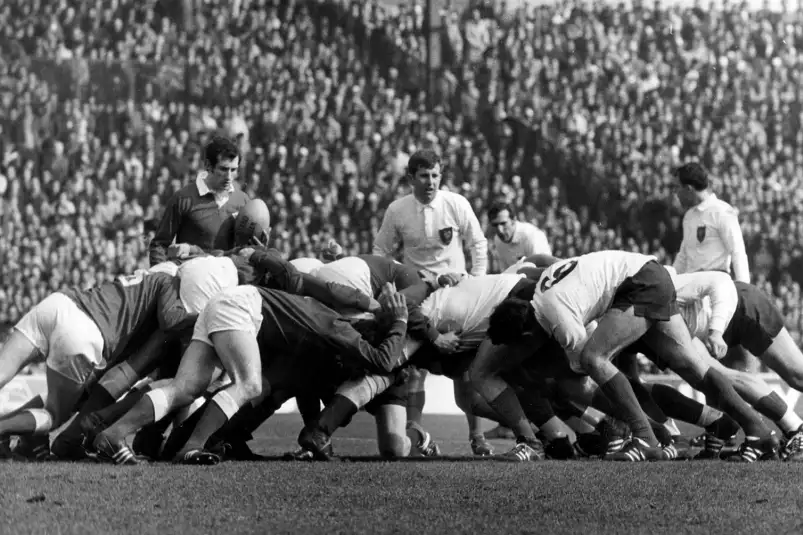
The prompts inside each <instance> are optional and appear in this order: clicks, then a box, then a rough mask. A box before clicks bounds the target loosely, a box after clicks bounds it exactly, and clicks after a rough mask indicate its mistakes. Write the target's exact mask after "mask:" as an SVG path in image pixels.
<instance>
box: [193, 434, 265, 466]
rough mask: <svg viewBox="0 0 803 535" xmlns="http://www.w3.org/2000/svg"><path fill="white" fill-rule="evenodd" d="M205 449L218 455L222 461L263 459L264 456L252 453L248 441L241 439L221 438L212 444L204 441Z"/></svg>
mask: <svg viewBox="0 0 803 535" xmlns="http://www.w3.org/2000/svg"><path fill="white" fill-rule="evenodd" d="M206 445H207V447H206V449H207V450H209V451H211V452H213V453H216V454H218V455H220V458H221V459H222V460H224V461H264V460H265V457H264V456H263V455H259V454H257V453H254V452H253V451H252V450H251V448H250V447H249V446H248V443H247V442H246V441H245V440H242V439H236V440H221V441H219V442H216V443H215V444H214V445H211V444H210V441H207V443H206Z"/></svg>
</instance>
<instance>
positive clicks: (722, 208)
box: [704, 197, 739, 217]
mask: <svg viewBox="0 0 803 535" xmlns="http://www.w3.org/2000/svg"><path fill="white" fill-rule="evenodd" d="M704 211H705V212H708V213H710V214H713V215H715V216H728V217H734V216H737V215H738V214H739V210H737V209H736V208H734V207H733V206H731V205H730V204H729V203H728V202H726V201H723V200H722V199H720V198H719V197H714V198H712V199H709V200H708V201H707V202H706V203H705V209H704Z"/></svg>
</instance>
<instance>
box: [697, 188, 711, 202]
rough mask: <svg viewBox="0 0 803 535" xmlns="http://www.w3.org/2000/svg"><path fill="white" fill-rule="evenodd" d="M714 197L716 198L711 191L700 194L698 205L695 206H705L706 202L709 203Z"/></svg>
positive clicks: (698, 195)
mask: <svg viewBox="0 0 803 535" xmlns="http://www.w3.org/2000/svg"><path fill="white" fill-rule="evenodd" d="M713 196H714V194H713V193H711V191H709V190H707V189H706V190H703V191H701V192H699V193H698V194H697V204H696V205H695V206H699V205H701V204H703V203H704V202H705V201H707V200H708V199H710V198H711V197H713Z"/></svg>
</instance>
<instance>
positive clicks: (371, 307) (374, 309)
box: [368, 297, 382, 314]
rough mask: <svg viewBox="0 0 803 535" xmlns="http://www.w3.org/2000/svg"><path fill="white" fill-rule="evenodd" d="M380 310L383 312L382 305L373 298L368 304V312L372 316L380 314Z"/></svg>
mask: <svg viewBox="0 0 803 535" xmlns="http://www.w3.org/2000/svg"><path fill="white" fill-rule="evenodd" d="M380 310H382V305H381V304H379V301H377V300H376V299H374V298H373V297H372V298H371V300H370V301H369V302H368V312H370V313H372V314H378V313H379V311H380Z"/></svg>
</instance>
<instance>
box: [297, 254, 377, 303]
mask: <svg viewBox="0 0 803 535" xmlns="http://www.w3.org/2000/svg"><path fill="white" fill-rule="evenodd" d="M312 274H313V275H314V276H315V277H317V278H319V279H321V280H323V281H325V282H336V283H338V284H342V285H343V286H348V287H349V288H354V289H355V290H359V291H361V292H362V293H364V294H365V295H367V296H368V297H373V295H374V292H373V289H372V288H371V268H370V267H369V266H368V264H367V263H366V262H365V260H363V259H362V258H359V257H356V256H347V257H344V258H341V259H340V260H335V261H334V262H329V263H328V264H323V265H321V266H319V267H318V268H316V269H315V270H314V271H313V272H312Z"/></svg>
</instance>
